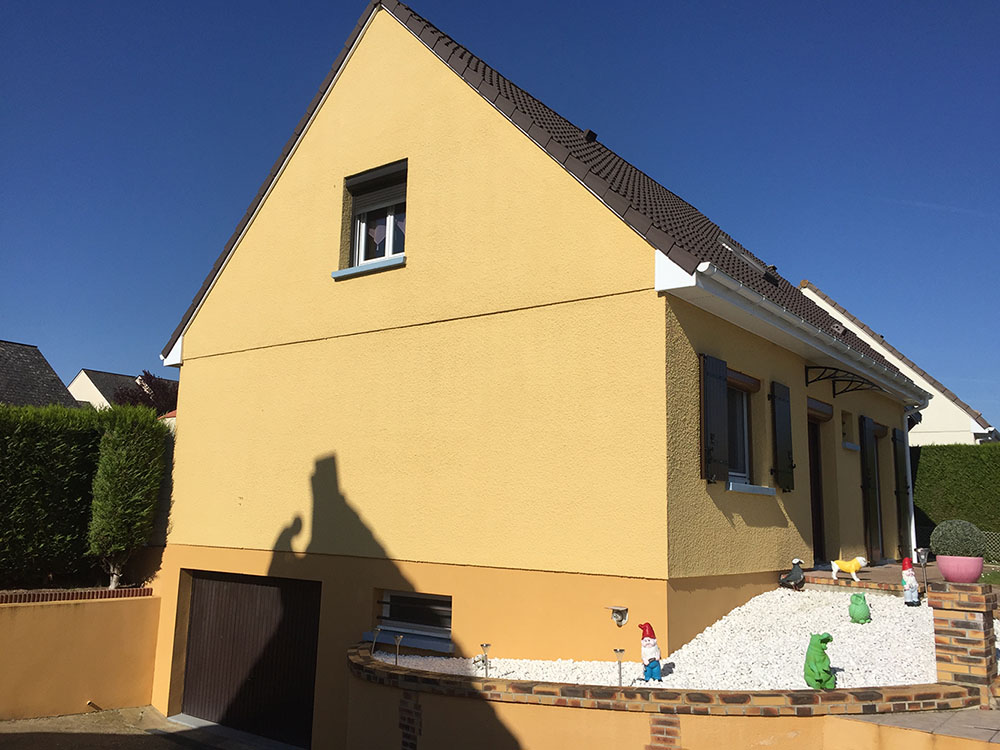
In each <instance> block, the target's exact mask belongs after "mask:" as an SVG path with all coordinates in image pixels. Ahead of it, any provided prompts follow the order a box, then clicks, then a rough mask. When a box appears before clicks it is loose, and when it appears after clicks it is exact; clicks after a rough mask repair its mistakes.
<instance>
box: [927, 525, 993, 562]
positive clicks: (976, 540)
mask: <svg viewBox="0 0 1000 750" xmlns="http://www.w3.org/2000/svg"><path fill="white" fill-rule="evenodd" d="M985 551H986V537H985V536H983V532H982V531H980V530H979V527H977V526H976V525H975V524H974V523H969V522H968V521H960V520H951V521H944V522H942V523H939V524H938V525H937V527H936V528H935V529H934V532H933V533H932V534H931V552H933V553H934V554H935V555H954V556H957V557H982V556H983V553H984V552H985Z"/></svg>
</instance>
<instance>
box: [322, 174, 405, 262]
mask: <svg viewBox="0 0 1000 750" xmlns="http://www.w3.org/2000/svg"><path fill="white" fill-rule="evenodd" d="M405 251H406V160H405V159H404V160H403V161H398V162H393V163H392V164H386V165H385V166H382V167H376V168H375V169H369V170H368V171H367V172H361V173H360V174H356V175H353V176H351V177H348V178H346V179H345V180H344V213H343V232H342V234H341V248H340V271H335V272H334V274H333V276H334V278H338V277H351V276H354V275H358V273H364V272H368V271H373V270H378V269H379V268H382V267H391V266H399V265H403V263H404V257H405V256H404V253H405ZM351 269H356V271H355V270H351Z"/></svg>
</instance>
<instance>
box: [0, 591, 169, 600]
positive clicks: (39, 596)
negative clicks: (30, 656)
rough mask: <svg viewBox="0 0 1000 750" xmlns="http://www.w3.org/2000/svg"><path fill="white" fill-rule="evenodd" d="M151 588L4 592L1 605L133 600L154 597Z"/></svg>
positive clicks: (0, 597) (0, 593)
mask: <svg viewBox="0 0 1000 750" xmlns="http://www.w3.org/2000/svg"><path fill="white" fill-rule="evenodd" d="M152 595H153V589H151V588H134V589H66V590H65V591H3V592H0V604H42V603H44V602H76V601H90V600H94V599H131V598H133V597H136V596H152Z"/></svg>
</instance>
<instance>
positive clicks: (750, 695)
mask: <svg viewBox="0 0 1000 750" xmlns="http://www.w3.org/2000/svg"><path fill="white" fill-rule="evenodd" d="M370 648H371V644H368V643H365V644H358V645H357V646H353V647H351V648H350V649H348V652H347V658H348V659H349V660H350V667H351V672H352V673H353V674H354V676H355V677H358V678H360V679H363V680H367V681H368V682H374V683H377V684H380V685H387V686H390V687H395V688H400V689H402V690H405V691H416V692H428V693H436V694H438V695H448V696H454V697H462V698H478V699H480V700H487V701H497V702H501V703H534V704H540V705H549V706H569V707H572V708H594V709H601V710H607V711H642V712H649V713H661V714H706V715H713V716H821V715H824V714H839V715H844V714H874V713H889V712H893V711H921V710H936V709H945V708H967V707H969V706H977V705H979V703H980V695H979V687H978V686H974V685H946V684H934V683H931V684H926V685H898V686H894V687H880V688H864V689H860V690H808V689H805V690H752V691H739V690H668V689H664V688H656V687H624V688H618V687H608V686H598V685H569V684H565V683H559V682H532V681H530V680H485V679H483V678H481V677H469V676H464V675H449V674H440V673H437V672H424V671H420V670H416V669H409V668H406V667H402V666H399V667H397V666H395V665H392V664H387V663H385V662H382V661H378V660H377V659H373V658H372V657H371V654H370Z"/></svg>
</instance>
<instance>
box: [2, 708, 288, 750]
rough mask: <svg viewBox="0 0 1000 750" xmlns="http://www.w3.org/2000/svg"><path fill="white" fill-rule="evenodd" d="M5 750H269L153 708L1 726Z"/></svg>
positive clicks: (267, 745) (263, 743) (262, 743)
mask: <svg viewBox="0 0 1000 750" xmlns="http://www.w3.org/2000/svg"><path fill="white" fill-rule="evenodd" d="M0 747H2V748H3V750H184V749H185V748H187V749H188V750H203V749H204V748H210V749H214V750H269V748H274V747H287V746H277V745H275V744H273V743H270V742H268V741H267V740H258V739H256V738H251V737H248V736H247V735H242V736H240V735H238V733H234V732H232V731H230V730H226V729H221V728H203V729H191V728H189V727H185V726H181V725H180V724H175V723H174V722H172V721H167V720H166V719H164V718H163V716H162V715H161V714H160V713H159V712H158V711H156V709H154V708H150V707H146V708H125V709H121V710H118V711H99V712H95V713H90V714H79V715H75V716H56V717H52V718H48V719H22V720H18V721H0Z"/></svg>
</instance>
